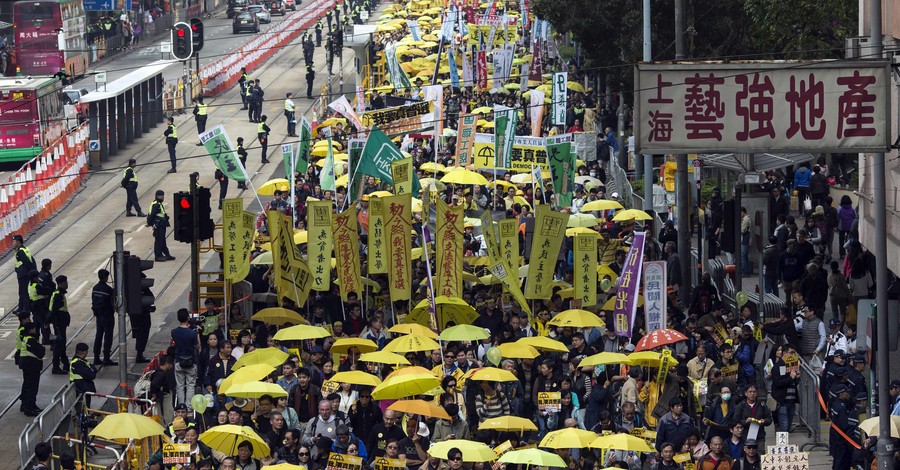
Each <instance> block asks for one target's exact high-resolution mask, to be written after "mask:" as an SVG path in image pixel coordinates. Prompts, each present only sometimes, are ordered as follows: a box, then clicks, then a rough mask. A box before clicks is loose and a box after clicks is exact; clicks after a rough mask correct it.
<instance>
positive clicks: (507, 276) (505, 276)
mask: <svg viewBox="0 0 900 470" xmlns="http://www.w3.org/2000/svg"><path fill="white" fill-rule="evenodd" d="M488 269H489V270H490V271H491V274H493V275H494V277H496V278H497V279H499V280H500V282H501V283H503V287H505V288H506V291H507V292H509V293H510V295H512V297H513V299H515V301H516V302H518V304H519V306H520V307H522V310H524V311H525V313H527V314H528V323H531V321H532V314H531V307H530V306H529V305H528V300H527V299H525V294H523V293H522V288H521V287H519V273H518V272H510V271H509V270H508V269H506V263H505V262H503V261H502V260H492V262H491V265H490V267H489V268H488Z"/></svg>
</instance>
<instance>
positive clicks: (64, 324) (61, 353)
mask: <svg viewBox="0 0 900 470" xmlns="http://www.w3.org/2000/svg"><path fill="white" fill-rule="evenodd" d="M68 288H69V279H68V278H67V277H66V276H56V290H55V291H53V295H51V296H50V323H51V324H52V325H53V329H54V331H55V333H56V339H55V340H54V341H53V363H52V364H53V371H52V373H53V374H58V375H61V374H65V373H66V372H67V371H68V370H69V358H68V357H66V328H68V327H69V324H71V323H72V316H71V315H69V306H68V303H67V302H66V291H67V290H68Z"/></svg>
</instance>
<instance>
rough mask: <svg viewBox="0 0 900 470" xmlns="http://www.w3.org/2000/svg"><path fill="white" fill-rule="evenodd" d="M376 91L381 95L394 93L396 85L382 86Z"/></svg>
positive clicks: (376, 88)
mask: <svg viewBox="0 0 900 470" xmlns="http://www.w3.org/2000/svg"><path fill="white" fill-rule="evenodd" d="M375 91H378V92H380V93H388V92H391V91H394V85H381V86H379V87H375Z"/></svg>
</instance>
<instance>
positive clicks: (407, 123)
mask: <svg viewBox="0 0 900 470" xmlns="http://www.w3.org/2000/svg"><path fill="white" fill-rule="evenodd" d="M433 113H434V101H420V102H418V103H415V104H411V105H406V106H394V107H391V108H382V109H376V110H372V111H366V112H365V113H363V115H362V116H360V121H362V124H363V125H364V126H366V127H372V126H378V128H379V129H381V131H382V132H384V133H385V134H386V135H389V136H390V135H397V134H408V133H410V132H415V131H418V130H422V129H428V128H432V127H434V122H433V120H432V116H433Z"/></svg>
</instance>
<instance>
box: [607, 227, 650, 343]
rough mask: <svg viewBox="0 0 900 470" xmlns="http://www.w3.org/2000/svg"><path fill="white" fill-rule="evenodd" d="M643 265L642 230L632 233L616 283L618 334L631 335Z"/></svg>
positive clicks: (616, 327) (614, 317) (615, 321)
mask: <svg viewBox="0 0 900 470" xmlns="http://www.w3.org/2000/svg"><path fill="white" fill-rule="evenodd" d="M643 265H644V232H638V233H635V234H634V242H633V243H632V245H631V248H630V249H629V250H628V255H627V256H626V258H625V267H624V268H622V274H621V275H620V276H619V279H618V282H617V283H616V297H615V299H616V300H615V305H614V308H613V319H614V324H615V329H616V334H617V335H618V336H626V337H629V338H630V337H631V327H632V326H633V325H634V314H635V312H636V311H637V303H638V302H637V300H638V299H637V297H638V292H640V289H639V288H638V287H639V286H640V284H641V268H642V267H643Z"/></svg>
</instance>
